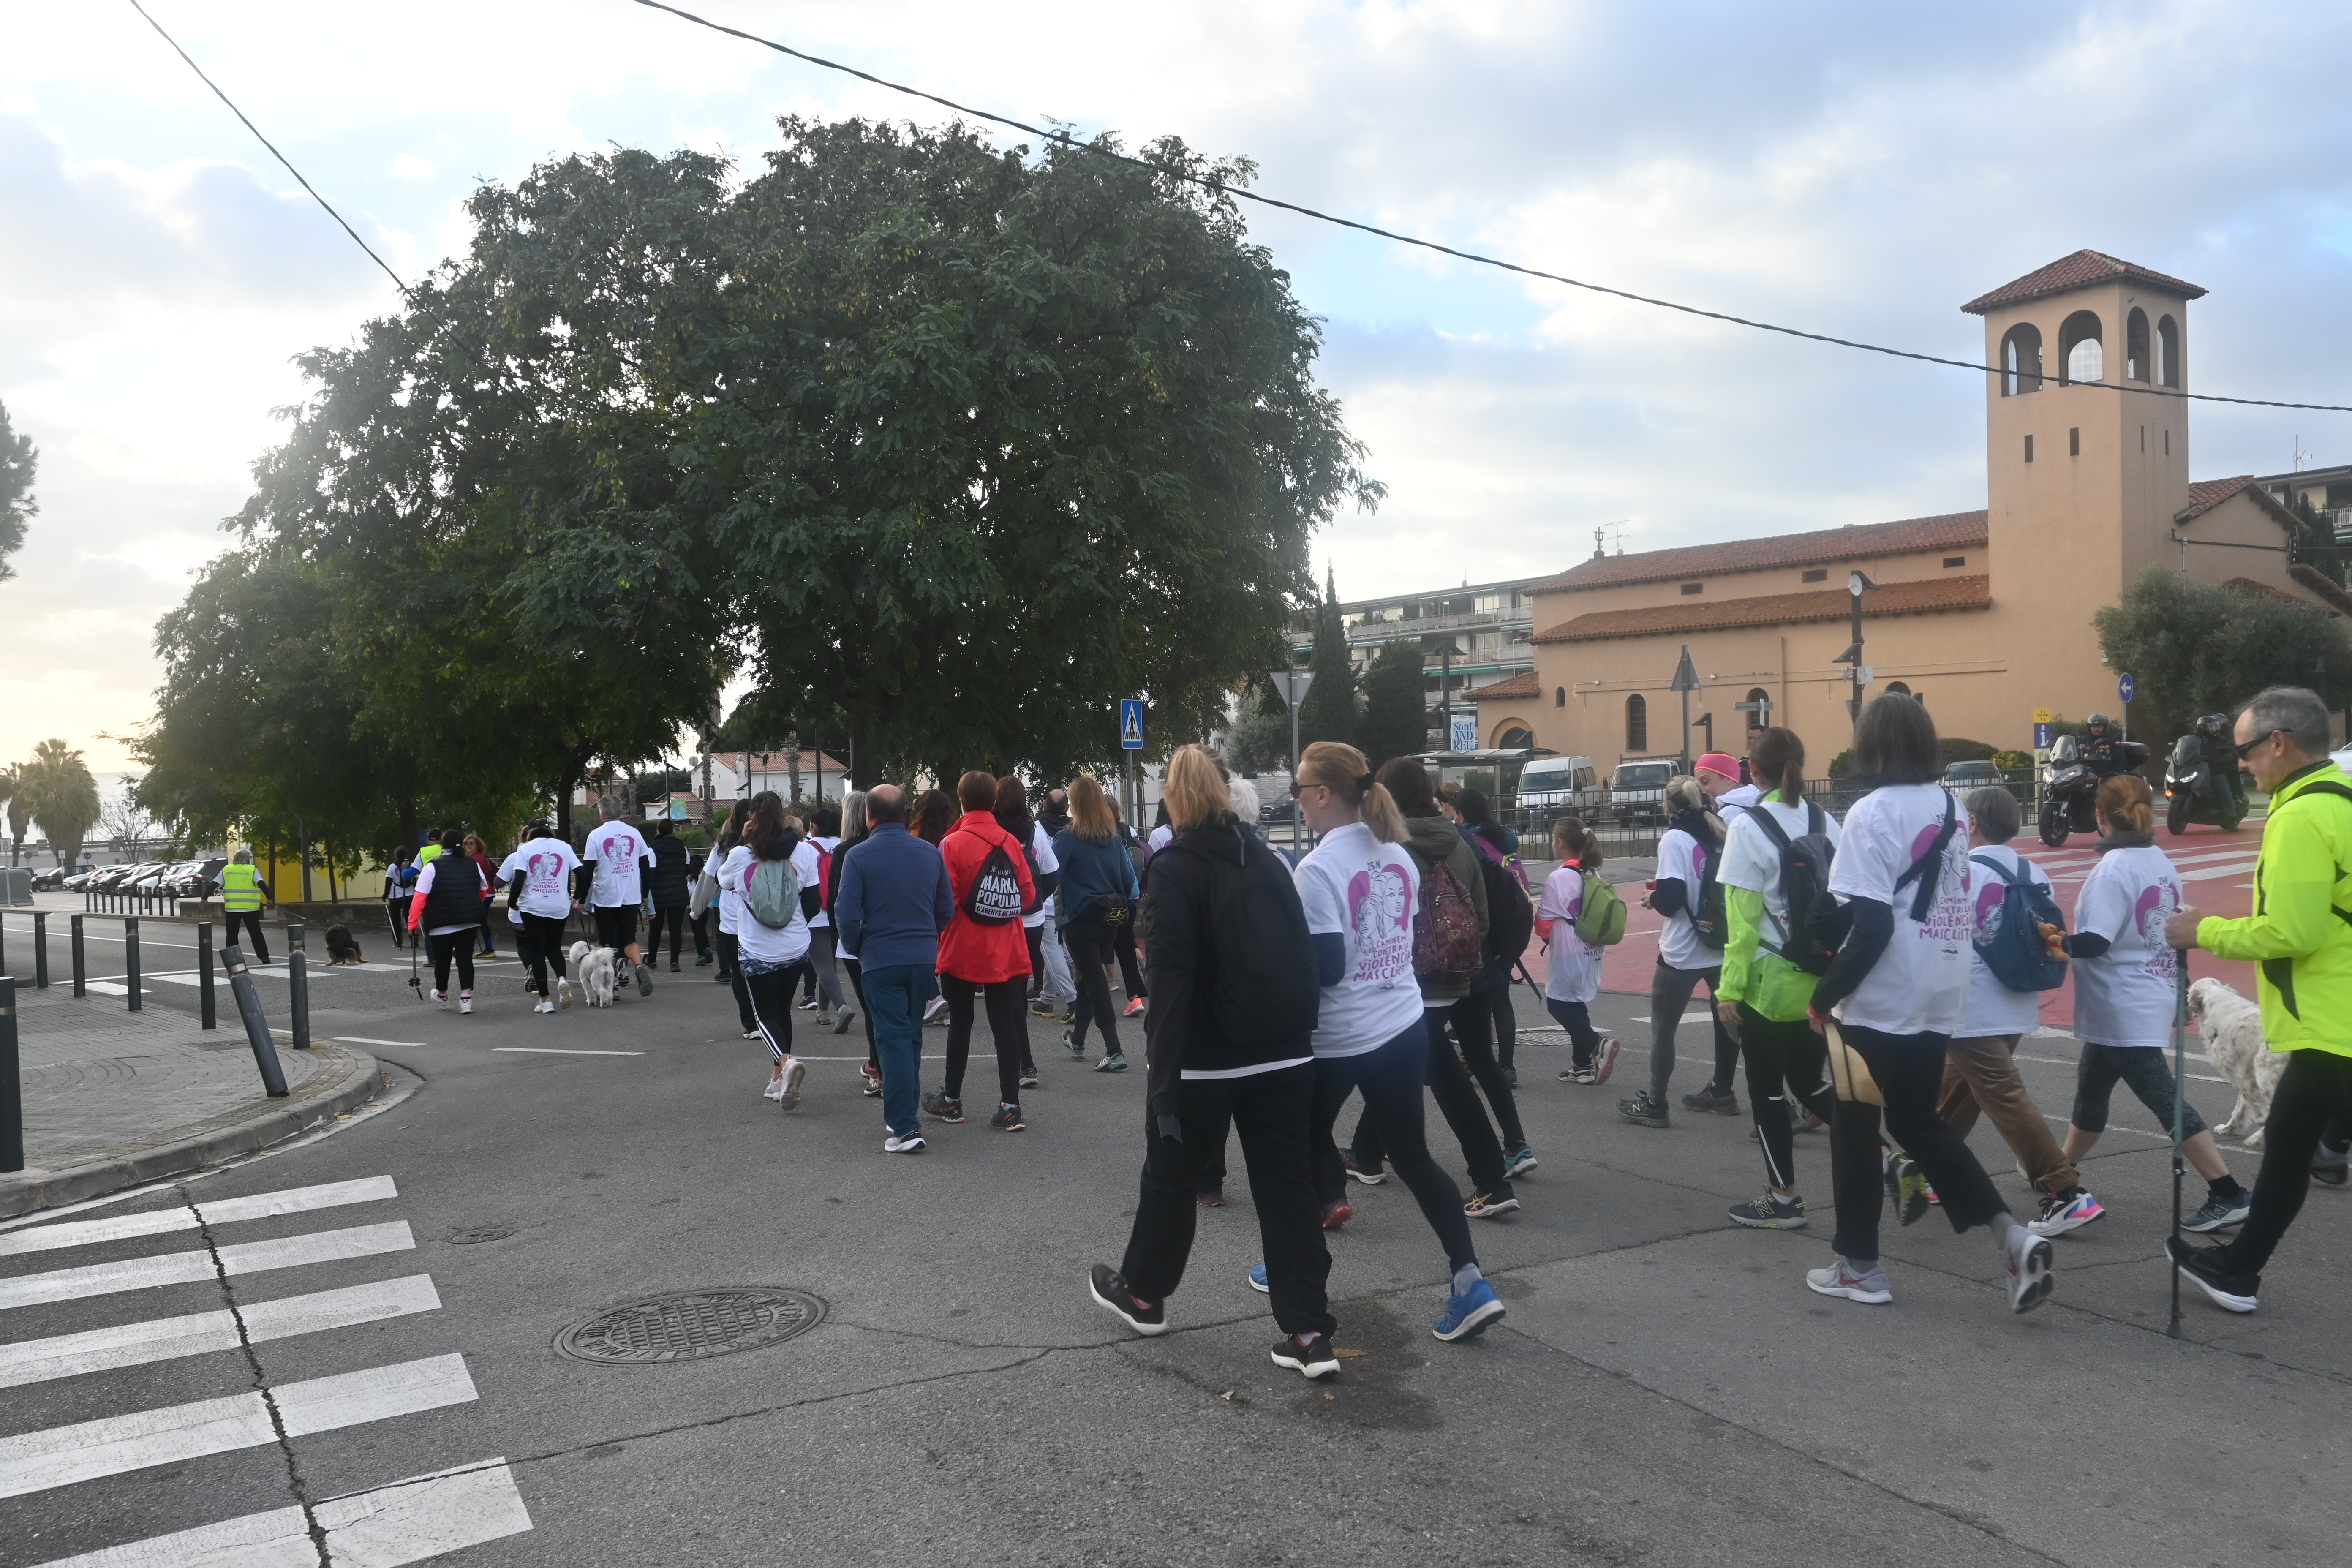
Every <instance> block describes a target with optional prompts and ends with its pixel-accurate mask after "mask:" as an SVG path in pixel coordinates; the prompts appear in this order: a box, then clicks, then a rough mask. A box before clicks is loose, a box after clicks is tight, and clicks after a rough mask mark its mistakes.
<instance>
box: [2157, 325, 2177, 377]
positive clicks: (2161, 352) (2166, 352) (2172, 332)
mask: <svg viewBox="0 0 2352 1568" xmlns="http://www.w3.org/2000/svg"><path fill="white" fill-rule="evenodd" d="M2156 384H2157V385H2158V386H2172V387H2177V386H2179V384H2180V328H2179V326H2178V325H2177V324H2175V322H2174V321H2173V320H2172V318H2171V317H2169V316H2159V317H2158V318H2157V322H2156Z"/></svg>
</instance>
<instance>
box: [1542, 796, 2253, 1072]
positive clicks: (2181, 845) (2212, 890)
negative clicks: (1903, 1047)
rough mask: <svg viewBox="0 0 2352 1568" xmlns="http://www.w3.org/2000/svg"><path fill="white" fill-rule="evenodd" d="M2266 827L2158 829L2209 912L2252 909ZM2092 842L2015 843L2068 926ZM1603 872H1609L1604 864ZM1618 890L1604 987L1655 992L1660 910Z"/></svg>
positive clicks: (1630, 890)
mask: <svg viewBox="0 0 2352 1568" xmlns="http://www.w3.org/2000/svg"><path fill="white" fill-rule="evenodd" d="M2262 827H2263V825H2262V823H2261V822H2260V821H2258V820H2256V821H2249V822H2247V823H2246V824H2245V825H2244V826H2242V827H2240V828H2239V829H2238V831H2237V832H2235V833H2224V832H2222V831H2221V829H2220V828H2218V827H2192V828H2190V829H2189V831H2188V832H2187V833H2184V834H2182V835H2181V836H2180V837H2178V838H2175V837H2172V836H2171V835H2170V834H2168V833H2165V832H2163V831H2162V830H2161V829H2159V830H2158V833H2157V836H2156V842H2157V847H2158V848H2159V849H2161V850H2163V851H2164V852H2165V853H2166V854H2167V855H2168V856H2169V857H2171V858H2172V863H2173V865H2174V867H2175V868H2178V869H2179V872H2180V882H2181V889H2182V891H2183V892H2185V893H2186V894H2187V895H2188V898H2189V902H2190V903H2191V904H2193V905H2194V906H2196V908H2198V909H2199V910H2202V911H2203V912H2205V913H2207V914H2213V915H2224V916H2229V917H2232V918H2234V917H2237V916H2242V915H2244V914H2245V913H2247V912H2248V910H2251V909H2252V900H2253V892H2252V885H2253V879H2254V855H2255V851H2256V850H2258V849H2259V848H2260V847H2262ZM2093 842H2094V840H2093V837H2092V835H2090V834H2087V833H2081V834H2076V835H2075V836H2074V838H2072V839H2071V840H2069V841H2068V842H2067V844H2066V847H2064V848H2063V849H2052V848H2050V847H2047V846H2045V845H2043V844H2042V841H2041V840H2040V839H2038V838H2033V837H2031V836H2030V835H2021V836H2020V837H2018V838H2017V840H2016V841H2015V843H2014V844H2013V846H2012V847H2014V848H2016V849H2017V850H2018V852H2019V853H2020V854H2021V855H2023V856H2024V857H2025V858H2027V859H2029V860H2032V862H2034V864H2036V865H2038V866H2040V867H2041V868H2042V870H2044V871H2046V872H2048V873H2049V876H2050V880H2051V882H2052V883H2053V886H2054V887H2055V889H2056V890H2057V896H2058V907H2059V908H2060V909H2062V910H2065V911H2066V917H2067V921H2066V923H2067V925H2068V927H2069V928H2070V929H2071V928H2072V927H2073V925H2074V896H2075V894H2077V893H2078V892H2080V891H2081V890H2082V887H2083V879H2084V877H2087V876H2088V875H2090V871H2091V867H2092V864H2093V863H2094V862H2095V860H2096V859H2097V857H2096V856H2095V854H2094V853H2093V852H2092V848H2091V846H2092V843H2093ZM1602 872H1603V875H1606V874H1607V868H1605V867H1604V868H1602ZM1620 891H1621V893H1622V895H1623V896H1624V899H1625V901H1626V903H1627V904H1628V905H1630V906H1632V907H1631V909H1630V910H1629V913H1630V915H1631V919H1630V920H1629V921H1627V923H1626V928H1625V940H1624V941H1623V942H1619V943H1618V944H1617V945H1616V946H1615V947H1612V948H1611V949H1610V950H1609V953H1608V956H1607V957H1606V958H1605V959H1603V960H1602V961H1601V989H1602V990H1604V991H1620V992H1632V993H1633V994H1636V995H1643V996H1646V995H1648V994H1649V992H1650V971H1651V970H1652V969H1654V968H1655V967H1656V965H1657V962H1658V927H1659V921H1658V917H1657V916H1656V915H1654V914H1652V913H1651V912H1650V911H1649V910H1645V909H1643V908H1642V896H1643V889H1642V885H1641V884H1640V883H1639V882H1635V883H1632V884H1630V885H1627V886H1624V887H1622V888H1621V889H1620ZM1527 962H1528V973H1529V974H1531V975H1533V976H1534V977H1535V979H1536V982H1537V984H1538V985H1540V984H1542V982H1543V977H1544V954H1543V944H1542V942H1541V941H1540V940H1538V941H1537V942H1535V943H1534V944H1533V945H1532V946H1530V947H1529V948H1528V960H1527ZM2189 974H2190V976H2191V977H2192V978H2195V979H2203V978H2204V977H2205V976H2207V975H2209V974H2210V975H2215V976H2218V977H2220V978H2221V980H2223V981H2225V982H2227V983H2228V984H2230V985H2231V986H2233V987H2234V988H2236V989H2237V990H2238V991H2239V992H2240V993H2241V994H2243V995H2246V996H2252V994H2254V966H2253V965H2252V963H2224V962H2222V961H2221V960H2220V959H2218V958H2215V957H2214V956H2213V955H2212V954H2210V953H2208V952H2198V953H2194V954H2192V955H2191V956H2190V958H2189ZM2042 1026H2043V1027H2044V1028H2050V1029H2072V1028H2073V1027H2074V983H2073V982H2072V981H2071V980H2070V981H2069V982H2068V983H2067V984H2065V985H2063V986H2062V987H2060V988H2059V989H2058V990H2056V991H2053V992H2050V993H2048V994H2046V996H2045V997H2044V998H2043V1000H2042Z"/></svg>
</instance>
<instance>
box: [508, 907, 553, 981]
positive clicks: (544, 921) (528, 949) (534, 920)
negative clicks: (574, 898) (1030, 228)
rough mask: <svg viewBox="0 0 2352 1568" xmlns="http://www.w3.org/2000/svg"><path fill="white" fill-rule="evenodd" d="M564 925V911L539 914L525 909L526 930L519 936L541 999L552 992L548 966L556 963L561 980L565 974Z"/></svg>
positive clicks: (524, 924)
mask: <svg viewBox="0 0 2352 1568" xmlns="http://www.w3.org/2000/svg"><path fill="white" fill-rule="evenodd" d="M563 926H564V917H563V916H562V915H535V914H532V913H531V912H530V910H523V911H522V934H521V936H520V938H518V939H517V940H518V941H520V942H521V944H522V953H523V958H524V960H525V962H527V963H530V983H531V986H532V988H533V989H534V990H536V991H537V992H538V993H539V994H540V999H541V1001H545V1000H546V999H547V997H548V995H549V992H548V989H547V971H548V967H549V966H550V965H553V966H554V969H555V977H556V978H557V979H558V980H561V979H562V978H563Z"/></svg>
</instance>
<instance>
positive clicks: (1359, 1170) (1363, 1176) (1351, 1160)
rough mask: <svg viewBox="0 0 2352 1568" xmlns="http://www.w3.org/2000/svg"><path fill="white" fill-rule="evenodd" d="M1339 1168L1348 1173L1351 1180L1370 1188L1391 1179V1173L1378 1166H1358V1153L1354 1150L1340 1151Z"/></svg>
mask: <svg viewBox="0 0 2352 1568" xmlns="http://www.w3.org/2000/svg"><path fill="white" fill-rule="evenodd" d="M1339 1168H1340V1169H1341V1170H1343V1171H1345V1172H1347V1173H1348V1176H1349V1180H1351V1181H1358V1182H1361V1183H1363V1184H1364V1185H1366V1186H1368V1187H1377V1186H1379V1185H1380V1184H1381V1183H1382V1182H1385V1181H1387V1180H1388V1179H1389V1173H1387V1172H1386V1171H1383V1170H1381V1168H1380V1167H1379V1166H1378V1165H1360V1164H1358V1163H1356V1152H1355V1151H1354V1150H1352V1149H1342V1150H1340V1151H1339Z"/></svg>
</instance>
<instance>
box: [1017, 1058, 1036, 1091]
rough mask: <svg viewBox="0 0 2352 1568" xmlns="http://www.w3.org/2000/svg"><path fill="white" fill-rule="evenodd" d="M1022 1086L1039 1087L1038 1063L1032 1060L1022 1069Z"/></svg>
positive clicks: (1028, 1087)
mask: <svg viewBox="0 0 2352 1568" xmlns="http://www.w3.org/2000/svg"><path fill="white" fill-rule="evenodd" d="M1021 1087H1022V1088H1024V1089H1034V1088H1036V1087H1037V1064H1036V1063H1034V1062H1032V1063H1030V1064H1029V1065H1028V1066H1027V1067H1025V1068H1022V1069H1021Z"/></svg>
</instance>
